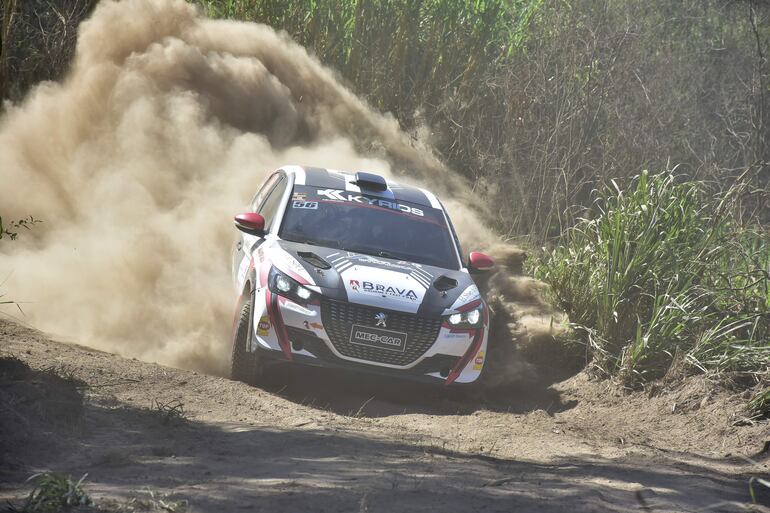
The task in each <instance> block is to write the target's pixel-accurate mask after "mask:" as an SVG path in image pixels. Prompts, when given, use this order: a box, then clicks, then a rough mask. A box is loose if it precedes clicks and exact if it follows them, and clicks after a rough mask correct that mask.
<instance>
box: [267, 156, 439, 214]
mask: <svg viewBox="0 0 770 513" xmlns="http://www.w3.org/2000/svg"><path fill="white" fill-rule="evenodd" d="M281 169H282V170H283V171H285V172H286V173H287V174H289V175H293V176H294V183H295V184H296V185H310V186H312V187H319V188H324V189H337V190H341V191H348V192H355V193H360V192H361V189H360V188H359V187H358V186H357V185H356V183H355V182H356V175H355V174H354V173H345V172H343V171H337V170H335V169H326V168H322V167H309V166H283V167H281ZM386 181H387V184H388V189H387V190H386V191H374V190H372V191H370V190H367V191H366V194H367V195H370V196H382V197H387V198H391V199H394V200H396V201H406V202H409V203H414V204H417V205H422V206H426V207H432V208H437V209H440V210H443V207H442V205H441V202H440V201H439V200H438V198H436V196H435V195H434V194H433V193H432V192H430V191H428V190H426V189H422V188H420V187H413V186H409V185H403V184H400V183H397V182H394V181H393V180H386Z"/></svg>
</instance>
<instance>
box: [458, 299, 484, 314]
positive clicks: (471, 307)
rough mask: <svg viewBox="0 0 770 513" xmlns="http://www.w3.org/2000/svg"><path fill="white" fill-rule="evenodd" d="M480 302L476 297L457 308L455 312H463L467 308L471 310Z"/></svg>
mask: <svg viewBox="0 0 770 513" xmlns="http://www.w3.org/2000/svg"><path fill="white" fill-rule="evenodd" d="M480 304H481V299H477V300H475V301H471V302H470V303H467V304H464V305H463V306H461V307H460V308H458V309H457V313H463V312H467V311H468V310H473V309H474V308H476V307H477V306H479V305H480Z"/></svg>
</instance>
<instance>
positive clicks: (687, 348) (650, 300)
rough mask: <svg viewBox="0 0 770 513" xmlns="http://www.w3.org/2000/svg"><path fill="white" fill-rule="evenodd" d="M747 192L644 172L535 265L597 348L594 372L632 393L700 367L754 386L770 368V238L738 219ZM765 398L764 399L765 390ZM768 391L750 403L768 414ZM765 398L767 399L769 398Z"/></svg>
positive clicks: (612, 192)
mask: <svg viewBox="0 0 770 513" xmlns="http://www.w3.org/2000/svg"><path fill="white" fill-rule="evenodd" d="M741 192H742V189H741V187H739V186H735V187H733V188H731V189H730V190H728V191H727V192H726V193H723V194H718V195H716V196H713V195H711V194H710V193H709V191H707V190H705V187H704V186H703V185H701V184H699V183H697V182H681V183H680V182H678V181H677V178H676V177H675V176H674V175H672V174H659V175H652V176H651V175H649V174H647V173H643V174H642V175H640V176H638V177H636V178H635V179H633V180H632V182H631V183H629V184H628V186H627V187H625V188H621V187H620V185H619V184H617V183H616V182H614V181H612V182H611V184H610V185H609V186H608V187H606V188H605V189H604V190H603V191H601V192H600V193H599V194H598V198H597V200H596V202H595V204H594V206H593V208H592V210H591V215H590V216H589V217H587V218H584V219H580V220H579V221H578V222H577V223H576V225H575V226H574V227H572V228H570V229H568V230H566V231H565V232H564V234H563V235H562V236H561V238H560V239H559V240H558V242H557V244H556V246H555V248H554V249H552V250H550V251H545V252H544V253H543V255H542V256H541V257H540V259H539V260H538V261H537V262H536V264H535V265H534V269H533V270H534V272H535V275H536V276H537V277H539V278H541V279H542V280H544V281H545V282H547V283H548V284H549V285H550V287H551V293H552V295H553V299H554V300H555V301H556V302H557V303H558V305H559V306H560V307H562V308H563V309H564V310H565V311H566V312H567V313H568V314H569V316H570V320H571V322H572V323H573V326H574V327H575V330H576V332H577V333H578V334H579V335H580V336H581V337H582V339H583V341H584V342H585V343H586V344H587V348H588V352H589V355H590V356H591V365H592V367H593V368H594V370H595V371H597V372H598V373H599V374H601V375H603V376H617V377H618V378H619V379H620V380H621V381H622V382H623V383H624V384H626V385H628V386H637V385H640V384H643V383H645V382H649V381H651V380H654V379H657V378H660V377H662V376H663V375H664V374H666V372H667V371H668V370H669V368H670V366H671V365H672V363H673V362H674V360H675V357H676V355H680V356H681V357H682V358H683V361H684V362H685V364H686V368H687V369H688V370H690V371H691V372H701V373H708V374H713V375H722V374H724V375H729V376H733V377H737V378H739V381H741V382H743V383H745V384H746V385H748V386H755V385H757V383H759V382H760V380H761V379H762V378H763V376H767V374H768V369H770V339H769V338H768V337H770V292H769V291H770V251H769V250H768V248H769V247H770V246H769V244H770V236H769V235H768V232H767V231H766V230H764V229H762V228H760V227H759V226H757V225H745V224H739V223H738V222H737V220H736V219H735V218H734V217H733V211H734V203H735V201H736V200H737V199H738V198H739V197H740V194H741ZM763 394H764V395H763ZM767 394H768V392H767V390H766V391H765V392H764V393H760V395H758V396H757V398H755V400H754V401H752V402H751V403H750V406H752V407H753V408H754V410H755V412H765V413H767V412H768V409H769V407H770V404H768V403H770V401H769V400H768V395H767ZM763 398H764V399H763Z"/></svg>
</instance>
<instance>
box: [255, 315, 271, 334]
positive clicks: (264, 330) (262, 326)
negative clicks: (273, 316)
mask: <svg viewBox="0 0 770 513" xmlns="http://www.w3.org/2000/svg"><path fill="white" fill-rule="evenodd" d="M268 332H270V318H269V317H268V316H267V315H264V316H262V318H261V319H260V320H259V324H257V335H259V336H260V337H265V336H267V334H268Z"/></svg>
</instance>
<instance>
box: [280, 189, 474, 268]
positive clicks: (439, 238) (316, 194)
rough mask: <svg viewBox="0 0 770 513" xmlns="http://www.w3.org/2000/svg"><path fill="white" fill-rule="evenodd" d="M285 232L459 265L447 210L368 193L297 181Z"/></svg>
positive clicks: (420, 260) (365, 250)
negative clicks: (327, 187)
mask: <svg viewBox="0 0 770 513" xmlns="http://www.w3.org/2000/svg"><path fill="white" fill-rule="evenodd" d="M279 236H280V237H281V238H282V239H284V240H288V241H294V242H303V243H306V244H315V245H318V246H326V247H333V248H339V249H342V250H346V251H355V252H357V253H364V254H367V255H375V256H381V257H385V258H394V259H397V260H407V261H410V262H416V263H420V264H427V265H434V266H436V267H443V268H445V269H454V270H456V269H458V268H459V260H458V258H457V253H456V251H455V248H454V245H453V243H452V235H451V234H450V232H449V228H448V227H447V223H446V220H445V218H444V213H443V211H441V210H439V209H436V208H431V207H429V206H426V205H419V204H415V203H410V202H406V201H395V200H392V199H387V198H383V197H376V196H368V195H365V194H362V193H355V192H348V191H343V190H338V189H320V188H317V187H311V186H306V185H296V186H295V187H294V191H293V194H292V197H291V199H290V200H289V204H288V205H287V208H286V214H285V215H284V218H283V223H282V224H281V230H280V232H279Z"/></svg>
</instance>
